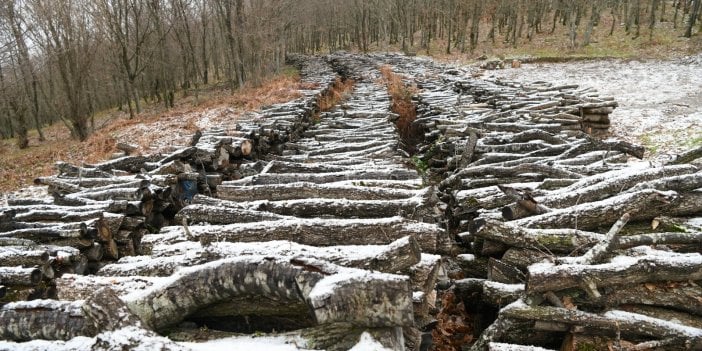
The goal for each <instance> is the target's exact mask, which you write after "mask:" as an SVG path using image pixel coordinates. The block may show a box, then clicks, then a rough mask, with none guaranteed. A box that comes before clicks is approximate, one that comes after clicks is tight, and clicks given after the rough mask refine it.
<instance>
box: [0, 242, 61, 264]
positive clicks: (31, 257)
mask: <svg viewBox="0 0 702 351" xmlns="http://www.w3.org/2000/svg"><path fill="white" fill-rule="evenodd" d="M49 257H50V256H49V252H48V251H46V250H41V249H38V248H33V247H27V246H0V266H24V267H27V266H43V265H45V264H47V263H48V262H49Z"/></svg>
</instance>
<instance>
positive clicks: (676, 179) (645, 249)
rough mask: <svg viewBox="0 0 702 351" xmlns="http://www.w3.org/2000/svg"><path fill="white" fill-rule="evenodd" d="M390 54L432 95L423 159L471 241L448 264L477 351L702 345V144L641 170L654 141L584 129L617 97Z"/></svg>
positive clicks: (449, 214) (422, 100)
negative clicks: (498, 78) (476, 75)
mask: <svg viewBox="0 0 702 351" xmlns="http://www.w3.org/2000/svg"><path fill="white" fill-rule="evenodd" d="M387 60H388V61H390V62H392V63H395V66H396V67H398V71H400V72H404V73H405V74H406V75H407V76H411V77H416V80H417V84H418V85H419V86H421V87H422V89H423V90H422V91H421V92H419V94H418V96H417V97H416V99H417V101H418V119H417V121H416V123H418V124H420V125H422V126H423V127H424V129H425V140H426V144H425V146H423V147H422V148H420V151H421V152H422V153H421V154H420V155H418V157H419V158H420V159H423V160H424V161H425V162H426V163H427V164H428V166H429V167H430V168H429V169H430V171H431V173H432V175H433V176H434V180H436V181H437V182H438V184H439V186H438V188H439V195H440V196H441V199H442V200H443V201H444V202H445V203H446V219H447V221H448V223H447V224H448V226H449V228H450V230H451V232H452V233H455V235H456V238H457V240H459V242H460V243H461V245H462V246H463V248H464V249H463V252H464V253H463V254H460V255H458V256H457V257H456V258H455V261H452V262H450V263H449V265H448V266H449V267H450V274H449V275H450V277H451V278H453V288H452V289H451V293H453V294H455V295H456V296H458V298H459V299H461V300H462V302H463V305H464V306H466V311H463V313H468V314H470V315H473V316H474V319H473V320H472V321H468V322H466V323H467V324H469V327H470V328H472V329H473V330H474V334H473V338H472V340H469V341H470V342H472V343H473V345H472V350H486V349H490V350H503V349H520V348H519V347H520V346H518V345H539V346H542V347H547V348H553V349H569V350H573V349H612V348H623V349H630V350H646V349H671V350H672V349H675V350H678V349H698V348H701V347H702V324H701V323H700V322H699V320H700V317H702V313H701V312H702V311H701V310H700V308H699V307H698V306H700V300H701V299H702V289H700V283H701V280H702V255H700V251H702V235H701V234H700V231H701V228H699V227H697V226H694V225H691V224H689V223H688V222H687V221H686V219H685V218H686V217H687V216H696V215H700V214H701V213H702V193H700V192H699V191H697V189H700V188H702V172H700V170H699V169H698V168H697V167H695V166H693V165H689V164H686V162H690V161H692V160H694V159H695V158H698V157H700V153H699V149H697V150H692V151H690V152H688V153H685V154H683V155H681V157H679V158H678V159H676V160H675V161H673V162H671V163H670V164H668V165H659V166H656V167H653V166H651V165H649V164H641V163H636V164H630V163H627V160H628V159H629V157H630V156H634V157H636V158H642V157H643V154H644V148H642V147H640V146H637V145H633V144H630V143H626V142H623V141H619V140H614V139H604V140H603V139H599V138H596V137H595V136H592V135H590V134H588V133H584V132H583V131H587V132H590V130H589V128H595V129H597V128H600V127H602V128H604V126H600V125H598V124H592V122H595V120H596V119H597V121H598V122H596V123H600V121H604V119H603V118H604V117H602V116H605V115H607V114H609V113H610V112H611V111H612V108H613V107H615V106H616V102H614V101H612V100H610V99H608V98H598V97H596V94H594V93H593V92H587V93H584V92H583V91H578V90H575V89H576V87H575V86H549V85H548V84H546V83H538V84H517V83H512V82H490V81H478V80H474V79H471V78H469V75H468V74H467V73H466V72H463V71H461V70H446V69H443V68H441V67H437V66H434V67H433V70H426V69H425V70H423V71H422V73H423V75H420V74H417V72H414V71H413V67H415V65H414V64H411V63H406V62H398V61H401V60H407V59H402V58H399V57H390V58H388V59H387ZM437 77H438V78H439V79H437ZM467 77H468V78H467ZM426 78H429V79H426ZM451 87H453V89H451ZM592 115H599V116H600V117H597V118H595V117H594V116H592ZM607 123H608V121H607ZM627 222H631V223H630V224H629V225H628V226H626V223H627ZM450 261H451V260H450ZM456 318H460V316H457V317H456ZM469 339H470V338H469ZM505 343H509V344H505ZM521 347H522V348H523V349H529V348H528V347H530V346H521ZM539 349H542V348H539Z"/></svg>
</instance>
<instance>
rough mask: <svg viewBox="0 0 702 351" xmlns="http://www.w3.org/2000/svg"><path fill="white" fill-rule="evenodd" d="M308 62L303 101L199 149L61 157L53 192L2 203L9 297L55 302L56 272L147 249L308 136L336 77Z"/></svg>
mask: <svg viewBox="0 0 702 351" xmlns="http://www.w3.org/2000/svg"><path fill="white" fill-rule="evenodd" d="M302 66H303V71H304V72H306V73H308V76H307V77H306V79H307V80H308V82H307V83H308V87H309V89H306V90H303V91H301V93H302V95H303V97H302V98H300V99H298V100H295V101H292V102H289V103H285V104H280V105H275V106H270V107H267V108H266V109H264V110H263V111H261V112H260V113H259V114H258V115H257V116H256V117H255V118H251V120H250V122H249V121H247V122H246V123H241V124H238V125H236V126H234V127H231V126H227V128H226V130H233V131H231V132H225V128H211V129H209V130H204V131H198V132H197V133H196V134H195V135H194V136H193V139H192V142H191V144H190V145H185V146H183V147H181V148H178V149H177V150H175V151H174V152H172V153H170V154H167V155H162V154H156V155H148V156H142V155H138V154H134V152H135V151H136V147H135V146H133V145H129V144H126V143H119V145H118V148H119V149H120V150H122V152H121V153H119V154H117V155H116V156H117V158H115V159H112V160H109V161H106V162H102V163H98V164H94V165H87V164H86V165H71V164H67V163H64V162H58V163H57V164H56V169H57V171H58V174H57V175H55V176H49V177H40V178H37V179H36V180H35V183H36V184H37V185H43V186H47V190H48V193H49V195H50V196H49V197H47V198H38V199H37V198H16V199H14V198H10V199H9V200H8V204H9V206H8V207H4V208H0V287H1V288H0V295H2V297H0V298H2V300H1V301H21V300H27V299H35V298H55V297H56V296H57V293H56V288H55V284H54V282H55V279H56V278H58V277H60V276H61V275H63V274H65V273H74V274H79V275H82V274H93V273H96V272H98V271H99V270H100V269H101V268H102V267H103V266H104V265H105V264H109V263H111V262H114V261H116V260H118V259H119V258H121V257H126V256H135V255H139V254H142V253H143V251H144V249H143V247H142V238H143V237H144V236H145V235H146V234H149V233H153V232H157V231H158V230H159V229H160V228H161V227H163V226H166V225H171V224H173V221H174V217H175V215H176V213H178V211H180V210H181V209H182V208H183V207H184V206H185V205H187V204H188V203H190V202H192V201H193V198H194V197H195V196H196V194H207V195H214V194H216V190H217V186H218V185H220V184H221V183H222V182H224V181H227V180H232V179H238V178H241V177H243V176H245V175H246V174H247V173H251V172H257V171H256V170H255V168H256V167H257V163H256V161H255V159H254V158H255V157H256V153H257V152H258V153H265V152H268V151H270V149H271V146H270V145H271V143H272V142H276V143H282V142H285V141H286V140H288V139H289V138H290V137H291V135H294V134H295V133H299V131H300V130H301V128H303V127H304V126H305V125H306V123H308V121H309V118H310V117H311V116H312V115H313V114H315V113H317V107H316V104H317V101H316V96H317V95H319V94H320V92H322V91H324V90H325V89H328V88H329V87H330V86H331V84H332V83H333V81H334V73H333V72H332V71H331V69H330V68H328V67H327V66H326V65H325V64H324V62H323V61H322V60H321V59H318V60H311V61H309V62H308V63H305V64H303V65H302ZM320 67H321V68H320ZM310 72H319V73H314V74H310ZM288 121H294V123H292V122H290V123H288ZM247 128H248V129H247ZM271 140H272V142H269V141H271ZM259 170H260V169H259Z"/></svg>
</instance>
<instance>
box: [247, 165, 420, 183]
mask: <svg viewBox="0 0 702 351" xmlns="http://www.w3.org/2000/svg"><path fill="white" fill-rule="evenodd" d="M418 177H419V176H418V175H417V172H416V171H412V170H404V169H397V170H391V171H344V172H333V173H320V174H316V173H307V174H306V173H266V174H259V175H255V176H252V177H250V178H244V179H242V180H239V181H236V183H237V184H240V185H266V184H278V183H295V182H309V183H316V184H321V183H332V182H338V181H343V180H359V181H363V180H378V179H391V180H410V179H417V178H418Z"/></svg>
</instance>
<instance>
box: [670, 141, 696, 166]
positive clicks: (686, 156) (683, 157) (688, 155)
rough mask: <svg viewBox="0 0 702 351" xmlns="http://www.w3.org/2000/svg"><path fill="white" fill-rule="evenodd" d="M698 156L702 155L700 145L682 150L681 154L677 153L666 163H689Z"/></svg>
mask: <svg viewBox="0 0 702 351" xmlns="http://www.w3.org/2000/svg"><path fill="white" fill-rule="evenodd" d="M700 157H702V146H699V147H696V148H694V149H691V150H688V151H685V152H683V153H682V154H680V155H678V156H677V157H676V158H675V159H673V160H671V161H670V162H668V164H669V165H679V164H684V163H690V162H692V161H694V160H696V159H698V158H700Z"/></svg>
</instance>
